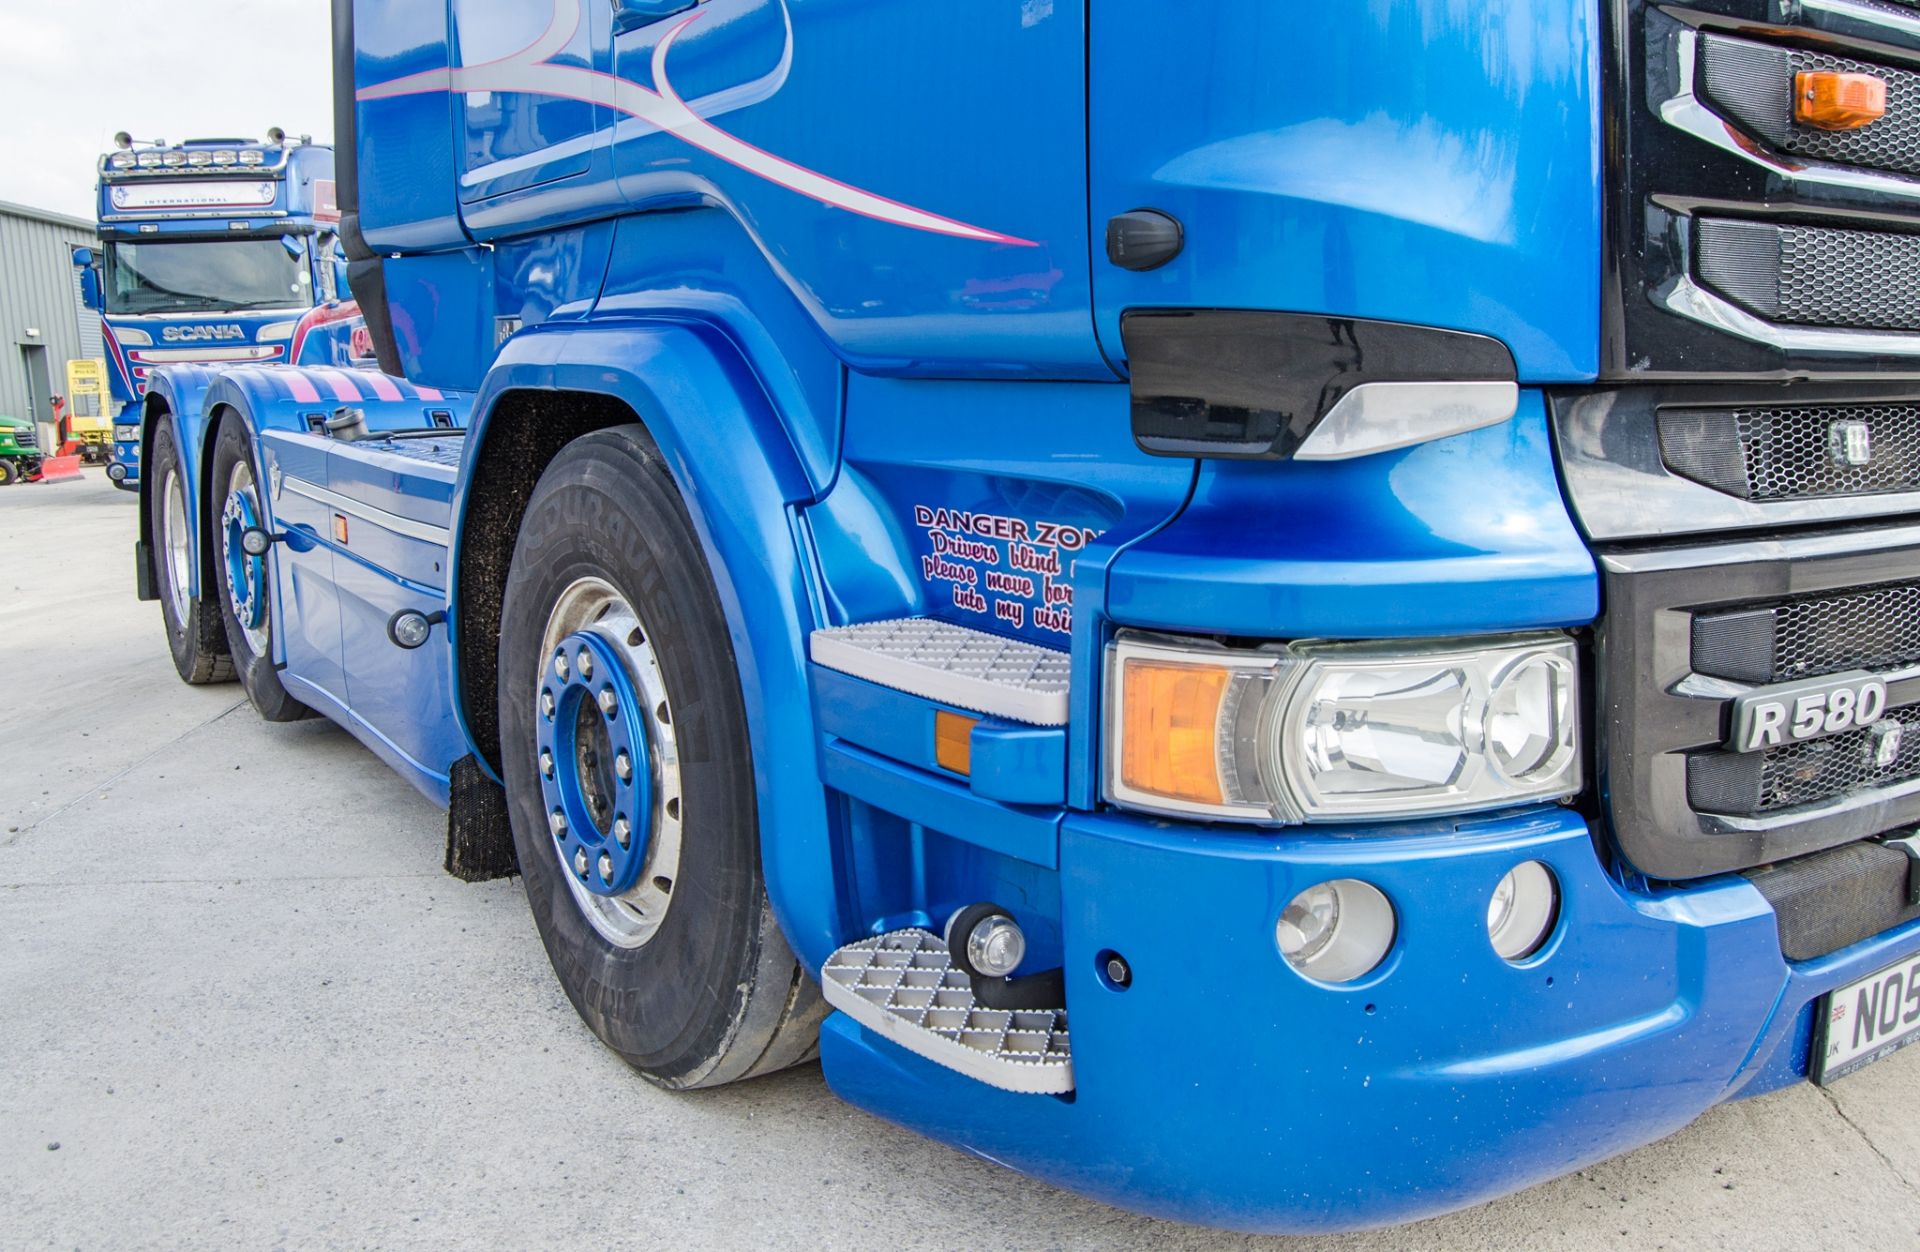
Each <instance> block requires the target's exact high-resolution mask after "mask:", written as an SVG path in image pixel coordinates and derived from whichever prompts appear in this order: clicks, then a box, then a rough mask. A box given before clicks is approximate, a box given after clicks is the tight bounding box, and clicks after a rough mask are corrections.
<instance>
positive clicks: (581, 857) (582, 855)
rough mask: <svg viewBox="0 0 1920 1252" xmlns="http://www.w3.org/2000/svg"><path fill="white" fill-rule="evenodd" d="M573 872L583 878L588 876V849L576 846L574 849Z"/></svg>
mask: <svg viewBox="0 0 1920 1252" xmlns="http://www.w3.org/2000/svg"><path fill="white" fill-rule="evenodd" d="M573 872H574V873H576V874H578V875H580V877H582V878H585V877H586V876H587V850H586V849H585V848H575V849H574V850H573Z"/></svg>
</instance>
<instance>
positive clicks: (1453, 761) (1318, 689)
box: [1107, 634, 1581, 822]
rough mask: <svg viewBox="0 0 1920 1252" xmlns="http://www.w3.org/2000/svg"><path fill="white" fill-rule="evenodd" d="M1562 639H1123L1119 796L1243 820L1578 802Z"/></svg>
mask: <svg viewBox="0 0 1920 1252" xmlns="http://www.w3.org/2000/svg"><path fill="white" fill-rule="evenodd" d="M1578 672H1579V671H1578V666H1577V664H1576V658H1575V655H1574V650H1573V643H1572V641H1571V640H1569V639H1567V638H1566V637H1565V636H1564V635H1556V634H1538V635H1527V636H1519V637H1509V638H1504V639H1487V640H1455V641H1444V642H1438V643H1426V644H1420V643H1408V644H1374V643H1369V644H1294V645H1290V646H1287V647H1271V648H1263V649H1258V650H1251V651H1249V650H1234V649H1228V648H1224V647H1217V646H1208V645H1206V644H1202V643H1195V642H1188V641H1182V640H1175V639H1168V638H1164V637H1155V636H1143V635H1122V636H1121V637H1120V638H1119V639H1118V640H1116V641H1115V643H1114V644H1113V645H1112V647H1111V649H1110V650H1109V655H1108V683H1109V693H1108V717H1109V721H1108V727H1107V734H1108V743H1109V752H1108V795H1109V798H1110V799H1112V800H1113V801H1114V802H1115V803H1117V804H1124V805H1127V806H1129V807H1133V808H1141V809H1148V810H1153V811H1157V812H1166V813H1186V814H1194V815H1199V816H1210V817H1220V818H1228V819H1237V820H1242V821H1257V822H1276V821H1278V822H1290V821H1327V820H1334V819H1339V818H1353V817H1367V816H1378V817H1405V816H1415V815H1422V814H1436V813H1458V812H1465V811H1469V810H1474V809H1485V808H1493V807H1497V806H1500V805H1504V804H1514V803H1518V802H1521V801H1526V800H1540V799H1550V798H1556V797H1560V796H1566V795H1571V794H1573V793H1574V792H1576V791H1578V790H1579V789H1580V782H1581V780H1580V755H1579V750H1578V746H1579V745H1578V742H1577V739H1576V734H1577V730H1576V726H1577V722H1578V707H1579V706H1578V694H1579V693H1578Z"/></svg>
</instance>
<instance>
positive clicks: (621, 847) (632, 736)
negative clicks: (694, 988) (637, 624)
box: [534, 630, 654, 896]
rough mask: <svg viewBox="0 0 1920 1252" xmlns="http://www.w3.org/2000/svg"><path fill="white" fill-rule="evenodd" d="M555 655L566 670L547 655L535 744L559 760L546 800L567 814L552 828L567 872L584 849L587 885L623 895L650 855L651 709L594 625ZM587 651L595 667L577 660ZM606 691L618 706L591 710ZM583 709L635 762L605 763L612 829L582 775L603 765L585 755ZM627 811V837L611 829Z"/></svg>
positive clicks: (543, 778) (547, 775)
mask: <svg viewBox="0 0 1920 1252" xmlns="http://www.w3.org/2000/svg"><path fill="white" fill-rule="evenodd" d="M556 655H560V656H565V657H567V658H568V669H567V674H566V676H565V677H564V678H562V677H561V676H560V675H559V674H558V672H557V671H556V670H555V669H554V665H555V661H554V659H553V658H549V659H548V662H547V665H548V670H547V672H546V674H545V675H544V677H543V678H542V681H541V687H540V694H539V695H538V696H536V697H535V698H536V699H537V700H539V701H541V706H540V707H539V708H538V709H536V710H535V711H534V727H535V734H536V736H537V738H536V743H537V745H538V746H539V748H540V750H541V752H542V753H543V754H548V755H551V756H552V758H553V762H554V767H553V769H552V770H551V771H547V770H544V769H543V770H541V771H540V794H541V798H542V800H543V801H544V805H543V807H544V808H545V810H546V811H547V812H548V813H559V814H561V816H562V818H563V819H564V825H563V826H562V827H561V828H560V829H559V830H556V831H553V832H551V833H552V834H553V837H554V838H555V839H556V840H557V841H558V842H559V844H560V847H559V853H560V866H561V869H562V872H572V871H575V870H576V866H575V857H576V856H579V855H584V856H585V857H586V865H587V868H586V871H585V872H584V873H580V874H578V875H577V876H578V877H579V879H580V883H581V885H582V886H584V887H585V888H586V889H587V890H588V891H591V892H593V894H595V895H597V896H618V895H625V894H626V893H627V892H629V891H631V890H633V884H634V883H635V882H636V881H638V880H639V877H640V869H641V867H642V866H643V865H645V864H646V860H647V845H648V843H649V842H650V841H651V840H652V838H653V804H654V796H653V766H652V761H653V754H652V752H651V751H650V750H649V746H648V739H649V737H648V732H647V727H648V724H649V722H650V720H651V718H650V713H651V710H649V709H648V708H647V704H646V701H644V700H642V699H641V698H640V696H639V694H638V693H637V692H636V691H635V690H634V686H633V680H632V679H631V678H630V677H629V676H628V674H627V671H626V667H625V665H623V664H622V663H621V661H620V659H619V657H617V656H616V655H615V654H614V651H613V649H612V648H611V647H609V646H608V645H607V642H606V640H604V639H602V638H600V636H599V635H597V634H595V633H594V632H593V631H590V630H587V631H577V632H575V633H574V634H571V635H568V636H567V637H566V638H565V639H562V640H561V641H560V647H559V649H558V652H557V653H556ZM585 656H592V657H593V658H594V664H593V667H592V672H591V673H589V672H588V670H587V669H586V668H585V667H584V666H583V665H582V664H580V663H579V660H578V659H579V658H581V657H585ZM601 690H606V691H609V692H611V693H613V696H614V707H613V709H612V710H610V711H607V712H605V713H604V714H602V713H600V712H595V711H593V710H594V709H595V707H596V706H595V701H596V699H597V697H598V693H599V692H600V691H601ZM549 698H551V699H552V700H553V711H552V712H551V713H549V712H548V711H547V708H546V704H545V701H546V700H547V699H549ZM583 710H584V711H585V715H586V716H587V717H591V718H598V719H599V720H600V724H601V726H603V727H604V728H605V731H606V735H607V745H608V747H609V749H610V750H611V751H613V752H616V753H620V752H625V753H626V754H627V759H628V760H630V761H631V762H632V767H631V772H630V773H629V775H628V776H627V777H626V778H620V777H618V776H617V774H616V773H615V767H614V763H613V762H611V761H609V762H606V763H605V764H606V769H605V776H606V781H607V782H608V784H609V785H610V787H611V789H612V792H613V794H612V796H611V797H609V798H610V799H611V801H612V804H613V811H612V812H611V813H608V814H607V815H606V825H607V826H608V828H609V829H607V830H601V829H600V822H599V821H598V819H597V818H596V817H595V815H594V813H593V810H592V807H591V805H590V804H589V803H588V799H589V796H588V790H587V786H586V784H585V783H584V782H583V776H584V775H585V774H587V773H590V772H593V771H595V770H596V769H597V765H596V763H595V762H592V761H583V760H582V759H581V749H582V746H583V745H582V744H581V742H580V736H579V725H580V718H581V716H582V713H583ZM622 818H625V819H626V820H627V822H628V823H629V824H630V827H631V830H632V834H631V835H630V836H629V837H628V839H627V841H626V842H625V843H622V842H621V841H620V840H619V839H618V838H615V837H614V836H616V835H618V834H619V832H618V831H617V830H614V829H612V827H613V824H614V823H616V822H618V821H620V820H621V819H622ZM601 856H605V857H606V858H607V859H608V864H609V865H610V866H611V868H612V871H613V872H612V873H611V874H610V875H608V876H606V877H602V876H601V874H600V872H599V870H598V869H597V867H596V861H597V860H598V858H599V857H601Z"/></svg>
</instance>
